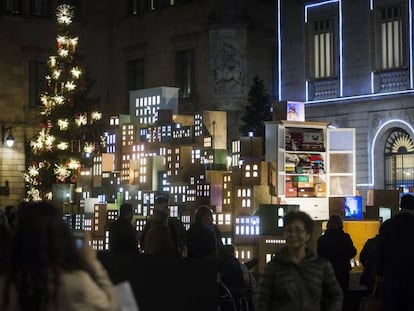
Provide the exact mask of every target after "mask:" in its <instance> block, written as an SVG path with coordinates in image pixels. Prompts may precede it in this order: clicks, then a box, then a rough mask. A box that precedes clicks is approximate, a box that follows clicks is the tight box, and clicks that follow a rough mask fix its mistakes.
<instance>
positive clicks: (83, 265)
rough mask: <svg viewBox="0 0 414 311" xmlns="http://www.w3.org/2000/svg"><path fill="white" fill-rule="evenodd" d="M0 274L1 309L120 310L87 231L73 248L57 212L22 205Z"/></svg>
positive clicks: (47, 205)
mask: <svg viewBox="0 0 414 311" xmlns="http://www.w3.org/2000/svg"><path fill="white" fill-rule="evenodd" d="M16 217H17V223H16V227H15V231H14V233H13V235H12V237H11V241H10V244H9V245H10V246H9V249H8V255H7V261H6V266H5V269H4V271H2V272H1V273H0V310H2V311H15V310H34V311H35V310H36V311H37V310H43V311H52V310H101V311H115V310H120V308H121V307H120V305H119V301H118V296H117V294H116V292H115V289H114V287H113V284H112V282H111V280H110V279H109V276H108V273H107V271H106V270H105V269H104V268H103V266H102V265H101V264H100V262H99V261H98V260H97V259H96V254H95V252H94V251H93V250H92V248H91V247H90V246H89V243H87V242H88V241H89V238H90V235H88V232H85V239H84V243H83V247H82V248H77V247H76V243H75V238H74V236H73V235H72V232H71V231H70V228H69V226H68V225H67V224H66V223H65V221H64V220H63V218H62V214H61V212H60V210H59V209H57V208H56V207H54V206H53V205H51V204H50V203H47V202H36V203H29V202H25V203H22V204H21V205H20V206H19V208H18V211H17V216H16Z"/></svg>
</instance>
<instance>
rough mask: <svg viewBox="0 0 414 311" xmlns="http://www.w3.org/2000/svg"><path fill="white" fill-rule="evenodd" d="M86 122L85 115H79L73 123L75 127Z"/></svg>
mask: <svg viewBox="0 0 414 311" xmlns="http://www.w3.org/2000/svg"><path fill="white" fill-rule="evenodd" d="M87 122H88V118H87V117H86V115H85V114H81V115H80V116H79V117H78V118H76V120H75V123H76V125H77V126H82V125H86V124H87Z"/></svg>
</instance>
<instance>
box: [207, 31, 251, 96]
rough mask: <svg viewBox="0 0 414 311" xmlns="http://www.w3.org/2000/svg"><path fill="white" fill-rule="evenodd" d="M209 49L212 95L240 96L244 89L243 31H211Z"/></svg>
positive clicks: (244, 45) (244, 46) (244, 38)
mask: <svg viewBox="0 0 414 311" xmlns="http://www.w3.org/2000/svg"><path fill="white" fill-rule="evenodd" d="M210 49H211V54H210V55H211V64H212V73H213V75H214V77H213V81H214V84H213V87H214V90H213V93H214V95H216V96H217V95H218V96H220V95H242V94H243V92H244V88H245V53H246V34H245V31H244V30H242V29H214V30H211V31H210Z"/></svg>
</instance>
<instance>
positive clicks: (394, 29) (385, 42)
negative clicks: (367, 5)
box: [381, 7, 403, 69]
mask: <svg viewBox="0 0 414 311" xmlns="http://www.w3.org/2000/svg"><path fill="white" fill-rule="evenodd" d="M402 46H403V43H402V15H401V7H391V8H384V9H382V10H381V69H392V68H399V67H402V65H403V49H402Z"/></svg>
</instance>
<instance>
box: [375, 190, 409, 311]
mask: <svg viewBox="0 0 414 311" xmlns="http://www.w3.org/2000/svg"><path fill="white" fill-rule="evenodd" d="M400 207H401V210H400V212H399V213H397V214H396V215H394V216H393V217H391V218H390V219H388V220H386V221H385V222H384V223H383V224H382V225H381V227H380V230H379V241H378V258H377V259H378V261H377V280H378V281H379V282H381V281H382V282H381V284H380V287H381V292H382V293H383V298H384V305H385V310H387V311H391V310H393V311H400V310H414V299H413V296H412V295H413V293H414V265H413V262H414V196H412V195H411V194H405V195H404V196H402V198H401V201H400Z"/></svg>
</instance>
